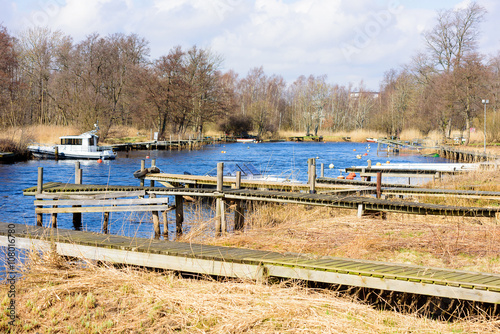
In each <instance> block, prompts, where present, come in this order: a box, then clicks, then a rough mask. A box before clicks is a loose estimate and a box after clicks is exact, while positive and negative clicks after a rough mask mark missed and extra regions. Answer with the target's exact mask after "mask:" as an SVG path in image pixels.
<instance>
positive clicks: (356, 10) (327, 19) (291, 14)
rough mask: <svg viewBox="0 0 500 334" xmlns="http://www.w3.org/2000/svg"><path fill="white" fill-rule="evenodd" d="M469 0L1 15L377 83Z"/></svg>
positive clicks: (227, 2) (81, 6)
mask: <svg viewBox="0 0 500 334" xmlns="http://www.w3.org/2000/svg"><path fill="white" fill-rule="evenodd" d="M478 2H479V3H480V4H481V5H482V6H484V7H485V8H486V9H487V10H488V14H487V16H486V19H485V22H484V23H483V25H482V31H483V33H482V35H481V40H480V51H481V52H483V53H485V54H496V53H497V52H498V51H499V50H500V37H499V36H497V31H499V30H500V29H498V28H499V27H498V23H497V22H500V2H499V1H497V0H479V1H478ZM466 4H467V0H465V1H464V0H445V1H431V0H420V1H412V0H375V1H373V0H371V1H370V0H146V1H139V0H85V1H82V0H21V1H9V0H0V23H2V24H3V25H5V26H6V27H7V28H8V30H9V32H10V33H12V34H14V35H17V34H19V33H20V32H22V31H23V30H25V29H27V28H29V27H33V26H37V25H43V26H48V27H50V28H51V29H52V30H58V29H60V30H61V31H62V32H64V33H65V34H68V35H71V36H72V37H73V39H74V41H75V42H79V41H81V40H82V39H84V38H85V36H87V35H88V34H90V33H93V32H98V33H100V34H101V35H107V34H111V33H115V32H123V33H126V34H128V33H136V34H138V35H140V36H142V37H145V38H146V39H147V40H148V41H149V42H150V45H149V47H150V49H151V57H152V58H157V57H159V56H161V55H163V54H167V53H168V51H169V50H170V49H171V48H172V47H174V46H176V45H181V46H183V47H185V48H189V47H191V46H192V45H195V44H196V45H198V46H200V47H206V48H210V49H211V50H212V51H213V52H216V53H219V54H221V55H222V56H223V58H224V64H223V66H224V70H229V69H233V70H235V71H236V72H237V73H239V75H240V77H244V76H246V74H247V73H248V71H249V70H250V69H251V68H253V67H259V66H263V67H264V71H265V72H266V73H267V74H269V75H270V74H279V75H282V76H283V77H284V78H285V80H287V81H288V82H289V83H291V82H293V81H294V80H295V79H296V78H297V77H298V76H299V75H306V76H307V75H310V74H313V75H323V74H326V75H327V76H328V81H329V82H331V83H338V84H342V85H347V84H349V83H352V84H353V85H354V86H358V85H359V83H360V81H361V80H363V81H364V84H365V85H366V86H367V87H368V88H369V89H373V90H377V89H378V87H379V82H380V80H381V79H382V77H383V74H384V72H386V71H387V70H389V69H391V68H398V67H400V66H401V65H403V64H406V63H408V62H409V61H410V59H411V57H412V56H413V55H414V54H415V53H416V52H417V51H418V50H421V49H422V48H423V40H422V37H421V34H422V32H424V31H425V30H428V29H431V28H432V26H433V25H434V22H435V21H434V20H435V17H436V11H437V10H438V9H449V8H456V7H460V6H464V5H466Z"/></svg>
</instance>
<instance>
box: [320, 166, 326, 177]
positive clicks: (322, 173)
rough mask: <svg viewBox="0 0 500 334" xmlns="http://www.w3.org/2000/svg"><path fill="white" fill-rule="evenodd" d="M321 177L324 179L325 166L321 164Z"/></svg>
mask: <svg viewBox="0 0 500 334" xmlns="http://www.w3.org/2000/svg"><path fill="white" fill-rule="evenodd" d="M320 175H321V177H325V164H324V163H321V174H320Z"/></svg>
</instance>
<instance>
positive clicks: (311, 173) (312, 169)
mask: <svg viewBox="0 0 500 334" xmlns="http://www.w3.org/2000/svg"><path fill="white" fill-rule="evenodd" d="M309 178H310V179H309V193H310V194H315V193H316V159H314V158H313V159H311V165H310V166H309Z"/></svg>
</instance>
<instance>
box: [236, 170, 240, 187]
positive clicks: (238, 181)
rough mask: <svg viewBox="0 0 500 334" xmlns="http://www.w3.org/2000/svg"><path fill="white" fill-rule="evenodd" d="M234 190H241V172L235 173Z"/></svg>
mask: <svg viewBox="0 0 500 334" xmlns="http://www.w3.org/2000/svg"><path fill="white" fill-rule="evenodd" d="M235 183H236V184H235V188H236V189H241V172H240V171H237V172H236V182H235Z"/></svg>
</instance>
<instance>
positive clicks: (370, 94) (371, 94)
mask: <svg viewBox="0 0 500 334" xmlns="http://www.w3.org/2000/svg"><path fill="white" fill-rule="evenodd" d="M379 94H380V92H351V93H350V94H349V98H351V99H359V98H360V97H362V96H364V97H371V98H372V99H376V98H378V96H379Z"/></svg>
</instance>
